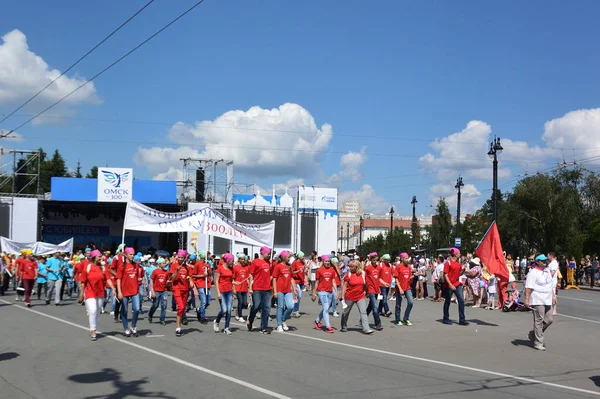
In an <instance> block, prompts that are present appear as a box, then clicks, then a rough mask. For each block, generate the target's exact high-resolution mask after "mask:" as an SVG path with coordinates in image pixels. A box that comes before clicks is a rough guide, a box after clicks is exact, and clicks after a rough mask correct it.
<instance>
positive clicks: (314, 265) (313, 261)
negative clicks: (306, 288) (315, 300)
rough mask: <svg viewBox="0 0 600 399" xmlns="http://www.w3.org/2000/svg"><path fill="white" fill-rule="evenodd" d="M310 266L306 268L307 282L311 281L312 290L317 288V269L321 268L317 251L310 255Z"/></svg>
mask: <svg viewBox="0 0 600 399" xmlns="http://www.w3.org/2000/svg"><path fill="white" fill-rule="evenodd" d="M306 266H308V267H307V268H306V272H307V273H308V276H307V280H308V281H310V290H311V292H312V290H313V289H314V288H315V279H316V277H317V269H318V268H319V266H320V261H319V259H317V251H312V252H311V253H310V259H309V260H308V264H307V265H306Z"/></svg>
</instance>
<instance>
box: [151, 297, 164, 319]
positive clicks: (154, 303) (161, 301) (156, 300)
mask: <svg viewBox="0 0 600 399" xmlns="http://www.w3.org/2000/svg"><path fill="white" fill-rule="evenodd" d="M155 294H156V296H155V297H154V298H153V299H152V306H151V307H150V311H149V312H148V317H152V316H154V312H156V309H158V305H159V304H160V321H165V316H166V314H167V292H166V291H163V292H158V291H156V292H155Z"/></svg>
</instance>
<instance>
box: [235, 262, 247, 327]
mask: <svg viewBox="0 0 600 399" xmlns="http://www.w3.org/2000/svg"><path fill="white" fill-rule="evenodd" d="M237 258H238V263H237V264H236V265H234V266H233V292H234V294H235V296H236V298H237V314H236V316H235V319H236V320H237V321H239V322H240V323H245V322H246V320H244V316H243V315H242V311H243V310H244V309H245V308H247V307H248V279H249V278H250V275H249V273H248V261H247V260H246V255H245V254H244V253H238V254H237Z"/></svg>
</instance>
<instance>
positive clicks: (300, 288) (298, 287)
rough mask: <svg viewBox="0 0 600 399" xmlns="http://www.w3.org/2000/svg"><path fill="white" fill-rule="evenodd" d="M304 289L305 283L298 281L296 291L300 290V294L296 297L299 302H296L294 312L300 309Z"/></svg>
mask: <svg viewBox="0 0 600 399" xmlns="http://www.w3.org/2000/svg"><path fill="white" fill-rule="evenodd" d="M303 289H304V284H298V283H296V291H297V292H298V295H297V296H296V298H297V299H298V302H296V303H295V304H294V313H295V312H299V311H300V301H301V300H302V290H303Z"/></svg>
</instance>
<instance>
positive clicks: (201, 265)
mask: <svg viewBox="0 0 600 399" xmlns="http://www.w3.org/2000/svg"><path fill="white" fill-rule="evenodd" d="M211 275H212V269H211V268H210V264H209V263H207V262H206V251H204V250H201V251H198V261H197V262H196V264H195V265H194V270H193V271H192V282H193V283H194V284H195V286H196V290H197V291H198V296H199V297H200V299H199V302H200V304H199V307H198V308H197V309H196V317H197V318H198V321H199V322H200V323H202V324H206V323H208V321H207V320H206V307H207V306H208V305H210V288H211V286H212V284H211V278H210V276H211Z"/></svg>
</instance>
